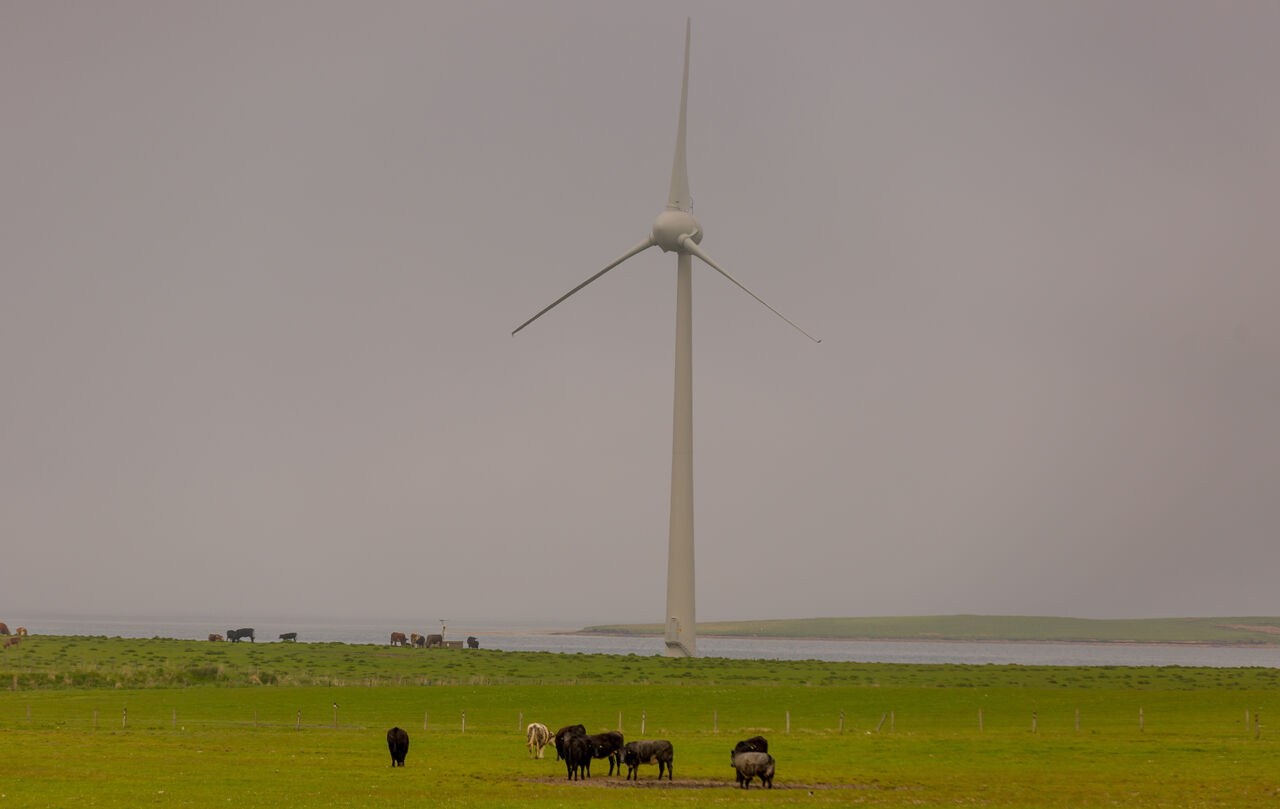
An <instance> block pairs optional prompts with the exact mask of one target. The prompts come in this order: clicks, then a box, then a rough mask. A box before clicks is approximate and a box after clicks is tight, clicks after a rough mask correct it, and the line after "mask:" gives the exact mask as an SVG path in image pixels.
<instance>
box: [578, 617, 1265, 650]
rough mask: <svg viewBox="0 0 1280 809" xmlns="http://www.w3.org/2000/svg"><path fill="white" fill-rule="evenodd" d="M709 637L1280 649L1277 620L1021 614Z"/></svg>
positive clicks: (798, 626)
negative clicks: (1215, 646)
mask: <svg viewBox="0 0 1280 809" xmlns="http://www.w3.org/2000/svg"><path fill="white" fill-rule="evenodd" d="M582 631H584V632H593V633H602V634H617V635H660V634H662V625H661V624H606V625H599V626H589V627H586V628H585V629H584V630H582ZM698 632H699V633H700V634H704V635H724V636H727V637H761V638H831V639H844V640H952V641H1038V642H1043V643H1088V642H1092V643H1187V644H1221V645H1238V646H1275V645H1280V618H1275V617H1237V618H1135V619H1090V618H1053V617H1037V616H1024V615H925V616H909V617H896V618H795V619H782V620H771V621H721V622H708V623H700V624H698Z"/></svg>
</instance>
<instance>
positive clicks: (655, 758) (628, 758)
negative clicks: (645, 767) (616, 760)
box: [622, 739, 676, 781]
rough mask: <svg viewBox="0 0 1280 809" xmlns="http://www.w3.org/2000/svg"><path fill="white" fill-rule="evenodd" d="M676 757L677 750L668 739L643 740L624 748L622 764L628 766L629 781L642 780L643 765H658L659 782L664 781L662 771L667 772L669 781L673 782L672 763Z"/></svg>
mask: <svg viewBox="0 0 1280 809" xmlns="http://www.w3.org/2000/svg"><path fill="white" fill-rule="evenodd" d="M675 757H676V749H675V748H674V747H672V746H671V742H669V741H667V740H666V739H642V740H640V741H638V742H627V744H625V745H623V747H622V763H623V764H626V765H627V780H628V781H631V780H633V779H634V780H636V781H639V780H640V765H641V764H657V765H658V780H659V781H661V780H662V771H663V770H664V769H665V770H666V771H667V780H668V781H670V780H671V762H672V761H673V760H674V759H675Z"/></svg>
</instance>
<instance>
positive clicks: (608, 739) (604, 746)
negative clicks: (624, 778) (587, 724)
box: [587, 730, 624, 775]
mask: <svg viewBox="0 0 1280 809" xmlns="http://www.w3.org/2000/svg"><path fill="white" fill-rule="evenodd" d="M587 743H588V744H590V745H591V757H592V758H607V759H609V774H610V775H613V768H614V767H617V768H618V773H619V774H621V773H622V745H623V743H624V741H623V738H622V734H621V733H620V732H619V731H616V730H611V731H609V732H608V733H597V734H595V735H593V736H588V737H587ZM588 775H590V773H588Z"/></svg>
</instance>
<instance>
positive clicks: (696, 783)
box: [521, 775, 900, 792]
mask: <svg viewBox="0 0 1280 809" xmlns="http://www.w3.org/2000/svg"><path fill="white" fill-rule="evenodd" d="M521 780H523V781H525V782H526V783H531V784H563V783H565V782H566V780H567V779H565V778H564V777H555V776H550V775H545V776H542V777H540V778H524V779H521ZM571 783H574V784H581V785H582V786H584V787H588V786H594V787H607V788H612V789H738V788H739V787H738V785H737V784H736V783H734V782H733V781H731V780H724V781H718V780H715V779H711V778H679V779H676V778H673V779H671V780H670V781H668V780H667V779H665V778H664V779H662V780H661V781H659V780H658V779H657V778H642V779H640V780H638V781H628V780H626V779H619V778H608V777H605V778H587V779H583V780H581V781H573V782H571ZM760 788H761V787H760V784H759V782H757V781H753V782H752V783H751V789H760ZM773 788H774V789H802V790H805V791H807V792H816V791H819V790H823V791H825V790H831V789H885V787H883V786H881V785H879V784H795V783H786V782H781V781H775V782H774V784H773ZM889 788H890V789H898V788H900V787H889Z"/></svg>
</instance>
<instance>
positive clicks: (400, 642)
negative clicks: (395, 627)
mask: <svg viewBox="0 0 1280 809" xmlns="http://www.w3.org/2000/svg"><path fill="white" fill-rule="evenodd" d="M407 642H408V640H407V639H406V638H405V636H404V633H403V632H392V633H391V645H392V646H404V645H405V643H407Z"/></svg>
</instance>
